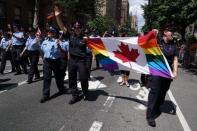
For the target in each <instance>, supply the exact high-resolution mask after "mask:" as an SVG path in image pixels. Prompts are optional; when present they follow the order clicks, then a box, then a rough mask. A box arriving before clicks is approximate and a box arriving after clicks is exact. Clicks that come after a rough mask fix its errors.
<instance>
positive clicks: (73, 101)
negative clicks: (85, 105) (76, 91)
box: [68, 96, 79, 105]
mask: <svg viewBox="0 0 197 131" xmlns="http://www.w3.org/2000/svg"><path fill="white" fill-rule="evenodd" d="M78 101H79V96H75V97H72V99H71V100H70V101H69V103H68V104H70V105H72V104H74V103H76V102H78Z"/></svg>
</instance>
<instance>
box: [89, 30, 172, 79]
mask: <svg viewBox="0 0 197 131" xmlns="http://www.w3.org/2000/svg"><path fill="white" fill-rule="evenodd" d="M86 43H87V45H88V47H89V48H90V49H92V51H93V53H94V55H95V56H96V57H97V58H98V59H99V62H100V64H101V65H102V66H103V68H104V69H105V70H134V71H136V72H138V73H143V74H151V75H155V76H162V77H165V78H172V76H173V75H172V71H171V69H170V66H169V64H168V62H167V60H166V58H165V56H164V55H163V53H162V51H161V50H160V48H159V46H158V44H157V39H156V37H155V33H154V32H152V31H151V32H149V33H148V34H147V35H145V36H141V37H107V38H89V39H86Z"/></svg>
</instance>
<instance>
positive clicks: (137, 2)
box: [128, 0, 147, 30]
mask: <svg viewBox="0 0 197 131" xmlns="http://www.w3.org/2000/svg"><path fill="white" fill-rule="evenodd" d="M128 1H129V5H130V8H129V12H130V14H131V12H132V14H137V17H138V30H140V28H141V27H142V26H143V25H144V18H143V10H142V8H141V5H144V4H145V3H147V0H128Z"/></svg>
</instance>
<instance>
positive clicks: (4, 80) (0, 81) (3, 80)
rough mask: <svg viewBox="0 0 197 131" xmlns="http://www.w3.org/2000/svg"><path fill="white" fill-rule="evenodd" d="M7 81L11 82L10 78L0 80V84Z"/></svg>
mask: <svg viewBox="0 0 197 131" xmlns="http://www.w3.org/2000/svg"><path fill="white" fill-rule="evenodd" d="M9 80H11V79H10V78H6V79H0V83H2V82H6V81H9Z"/></svg>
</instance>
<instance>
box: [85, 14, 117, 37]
mask: <svg viewBox="0 0 197 131" xmlns="http://www.w3.org/2000/svg"><path fill="white" fill-rule="evenodd" d="M87 25H88V27H90V28H94V29H97V31H98V32H99V34H100V35H102V34H103V33H104V32H105V31H106V30H113V29H114V28H115V27H116V23H115V22H114V20H113V19H112V18H110V17H106V16H101V15H98V16H96V17H95V18H94V19H92V20H89V21H88V23H87Z"/></svg>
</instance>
